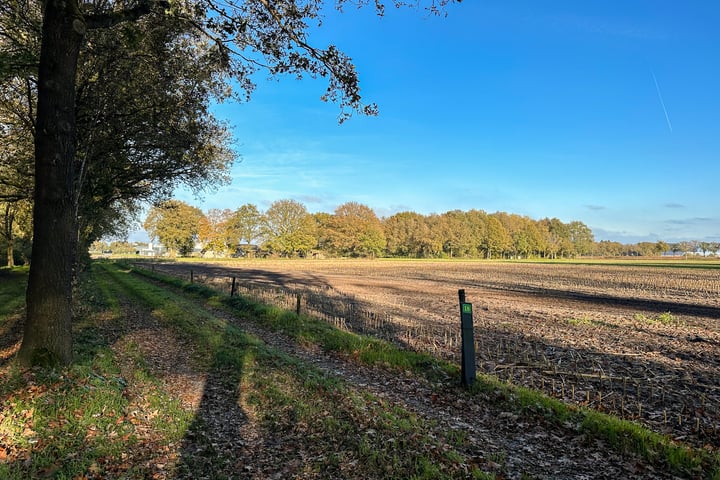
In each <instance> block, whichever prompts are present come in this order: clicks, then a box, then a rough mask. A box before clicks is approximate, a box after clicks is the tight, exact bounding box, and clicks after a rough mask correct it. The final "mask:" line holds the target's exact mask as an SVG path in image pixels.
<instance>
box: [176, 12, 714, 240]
mask: <svg viewBox="0 0 720 480" xmlns="http://www.w3.org/2000/svg"><path fill="white" fill-rule="evenodd" d="M447 13H448V16H447V17H435V16H429V15H428V14H426V13H424V12H422V11H417V10H412V9H401V10H396V9H392V8H388V10H387V12H386V16H385V17H384V18H377V17H376V16H375V15H374V13H373V11H372V9H365V10H355V9H354V8H350V7H349V8H347V9H346V12H345V13H344V14H342V15H340V14H336V13H334V12H329V13H328V16H327V17H326V19H325V22H324V24H323V26H322V28H320V29H318V30H317V31H316V32H314V35H313V38H311V40H312V41H314V42H315V43H317V44H319V45H326V44H328V43H333V44H335V45H337V46H338V47H339V48H340V49H341V50H343V51H344V52H345V53H347V54H348V55H349V56H351V57H352V58H353V60H354V62H355V64H356V67H357V69H358V71H359V73H360V79H361V86H362V93H363V95H364V98H365V99H366V100H367V101H372V102H376V103H377V104H378V105H379V108H380V115H379V116H378V117H371V118H367V117H359V116H356V117H353V118H352V119H351V120H349V121H347V122H345V123H344V124H342V125H338V122H337V116H338V113H339V109H338V107H337V106H336V105H333V104H326V103H323V102H321V101H320V100H319V97H320V96H321V95H322V94H323V93H324V91H325V84H324V83H323V81H322V80H317V81H315V80H302V81H297V80H295V79H293V78H281V79H279V80H272V81H266V80H265V79H264V77H259V79H258V80H259V81H258V89H257V90H256V92H255V93H254V94H253V97H252V99H251V101H250V102H249V103H245V104H222V105H219V106H217V108H216V113H217V115H218V116H219V117H220V118H223V119H225V120H227V121H228V122H229V123H230V124H231V125H232V127H233V131H234V134H235V137H236V139H237V143H236V145H235V148H236V149H237V151H238V152H239V153H240V155H241V157H242V160H241V161H239V162H238V163H237V164H236V165H235V166H234V167H233V169H232V177H233V181H232V184H231V185H229V186H226V187H222V188H220V189H219V190H218V191H217V192H215V193H210V194H206V195H205V196H204V198H203V199H202V200H198V199H195V198H194V197H193V196H192V195H191V194H189V193H187V192H184V191H179V192H177V195H176V196H177V197H178V198H181V199H183V200H185V201H188V202H189V203H191V204H193V205H196V206H199V207H200V208H202V209H203V210H207V209H209V208H231V209H235V208H237V207H239V206H241V205H243V204H245V203H254V204H256V205H257V206H258V207H259V208H260V209H262V210H264V209H266V208H267V207H268V206H269V205H270V204H271V203H272V202H273V201H275V200H280V199H285V198H292V199H295V200H298V201H301V202H303V203H304V204H305V205H306V206H307V208H308V210H309V211H311V212H318V211H324V212H329V213H331V212H332V211H333V210H334V209H335V208H336V207H337V206H338V205H340V204H342V203H345V202H348V201H356V202H360V203H363V204H366V205H368V206H370V207H372V208H373V209H374V210H375V212H376V213H377V214H378V215H379V216H389V215H392V214H393V213H396V212H399V211H404V210H413V211H416V212H420V213H423V214H429V213H442V212H445V211H448V210H453V209H461V210H469V209H472V208H476V209H483V210H485V211H487V212H489V213H492V212H495V211H505V212H509V213H517V214H521V215H527V216H529V217H531V218H534V219H540V218H543V217H557V218H559V219H561V220H562V221H565V222H570V221H573V220H580V221H582V222H584V223H586V224H587V225H588V226H589V227H590V228H591V229H592V230H593V232H594V233H595V237H596V240H615V241H620V242H623V243H632V242H637V241H646V240H647V241H655V240H657V239H662V240H666V241H678V240H685V239H695V240H713V241H718V240H720V208H719V205H718V203H719V202H718V196H717V195H716V192H717V190H718V188H719V185H720V183H719V180H720V155H718V154H719V153H720V118H719V116H720V82H719V80H720V28H718V25H720V2H715V1H692V0H689V1H686V2H677V1H658V0H656V1H631V2H627V1H622V2H621V1H605V2H577V1H544V2H538V1H519V0H506V1H499V0H487V1H485V0H465V1H464V2H463V3H462V4H460V5H453V6H451V7H449V8H448V12H447Z"/></svg>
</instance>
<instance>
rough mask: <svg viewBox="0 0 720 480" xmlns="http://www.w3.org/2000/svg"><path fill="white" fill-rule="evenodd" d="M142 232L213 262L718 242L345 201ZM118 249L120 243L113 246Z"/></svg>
mask: <svg viewBox="0 0 720 480" xmlns="http://www.w3.org/2000/svg"><path fill="white" fill-rule="evenodd" d="M144 227H145V229H146V230H147V232H148V233H149V234H150V235H151V236H152V237H153V238H154V239H157V240H159V241H160V242H161V243H162V244H163V245H165V246H166V248H168V250H169V251H170V253H171V255H181V256H188V255H190V254H192V252H193V248H194V246H195V245H196V244H198V245H200V246H201V250H202V253H203V254H210V255H214V256H221V257H222V256H232V255H236V256H237V255H254V254H258V253H260V254H262V255H274V256H283V257H293V256H310V255H325V256H343V257H381V256H382V257H410V258H486V259H494V258H548V259H554V258H571V257H578V256H591V255H592V256H606V257H617V256H653V255H662V254H664V253H667V252H674V253H676V254H682V253H686V252H702V254H703V255H707V254H715V253H717V251H718V250H720V242H699V241H690V242H680V243H672V244H670V243H666V242H664V241H657V242H640V243H637V244H622V243H619V242H612V241H607V240H602V241H599V242H596V241H595V238H594V235H593V232H592V230H591V229H590V228H589V227H588V226H587V225H585V224H584V223H583V222H581V221H571V222H569V223H565V222H562V221H560V220H559V219H557V218H543V219H541V220H534V219H531V218H529V217H526V216H521V215H517V214H512V213H505V212H495V213H487V212H484V211H483V210H474V209H473V210H469V211H461V210H451V211H448V212H445V213H442V214H430V215H423V214H420V213H417V212H411V211H406V212H399V213H396V214H394V215H392V216H390V217H387V218H379V217H378V216H377V215H376V214H375V212H374V211H373V210H372V209H371V208H370V207H368V206H366V205H363V204H360V203H357V202H348V203H344V204H342V205H340V206H339V207H337V208H336V209H335V211H334V212H333V213H324V212H322V213H309V212H308V211H307V208H306V207H305V205H303V204H302V203H300V202H298V201H295V200H278V201H276V202H274V203H272V204H271V205H270V207H269V208H268V209H267V210H266V211H265V212H262V211H260V210H259V209H258V207H257V206H256V205H253V204H246V205H243V206H241V207H239V208H237V209H236V210H230V209H225V210H218V209H212V210H208V211H207V212H205V213H203V212H202V211H201V210H200V209H198V208H196V207H193V206H191V205H188V204H187V203H184V202H181V201H178V200H169V201H167V202H164V203H161V204H159V205H156V206H154V207H152V208H151V209H150V211H149V213H148V216H147V218H146V220H145V222H144ZM117 247H118V248H122V245H120V244H118V245H117Z"/></svg>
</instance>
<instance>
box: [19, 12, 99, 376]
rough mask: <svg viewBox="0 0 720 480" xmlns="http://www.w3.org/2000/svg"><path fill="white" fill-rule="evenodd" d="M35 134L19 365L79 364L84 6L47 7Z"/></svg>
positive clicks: (41, 53) (41, 51) (39, 73)
mask: <svg viewBox="0 0 720 480" xmlns="http://www.w3.org/2000/svg"><path fill="white" fill-rule="evenodd" d="M44 3H45V12H44V18H43V32H42V43H41V47H40V65H39V71H38V106H37V123H36V135H35V197H34V200H35V205H34V208H33V221H34V234H33V248H32V263H31V266H30V276H29V278H28V288H27V320H26V322H25V331H24V336H23V342H22V346H21V347H20V351H19V353H18V359H19V360H20V362H21V363H23V364H25V365H30V364H38V363H39V364H48V363H49V364H56V363H60V364H68V363H70V362H71V361H72V328H71V325H72V267H73V264H74V258H75V253H76V247H77V228H76V219H75V208H74V207H75V205H74V203H75V150H76V133H75V77H76V73H77V63H78V56H79V52H80V46H81V43H82V40H83V35H84V33H85V24H84V22H83V18H82V15H81V14H80V11H79V9H78V4H77V0H47V1H46V2H44Z"/></svg>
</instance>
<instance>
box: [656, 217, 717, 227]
mask: <svg viewBox="0 0 720 480" xmlns="http://www.w3.org/2000/svg"><path fill="white" fill-rule="evenodd" d="M665 223H667V224H670V225H701V224H706V223H718V219H717V218H710V217H693V218H676V219H669V220H665Z"/></svg>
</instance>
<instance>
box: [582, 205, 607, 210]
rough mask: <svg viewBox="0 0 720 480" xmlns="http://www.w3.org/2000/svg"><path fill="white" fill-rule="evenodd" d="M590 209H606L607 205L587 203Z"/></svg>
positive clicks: (586, 206)
mask: <svg viewBox="0 0 720 480" xmlns="http://www.w3.org/2000/svg"><path fill="white" fill-rule="evenodd" d="M585 208H587V209H588V210H605V209H606V208H607V207H605V206H604V205H585Z"/></svg>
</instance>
